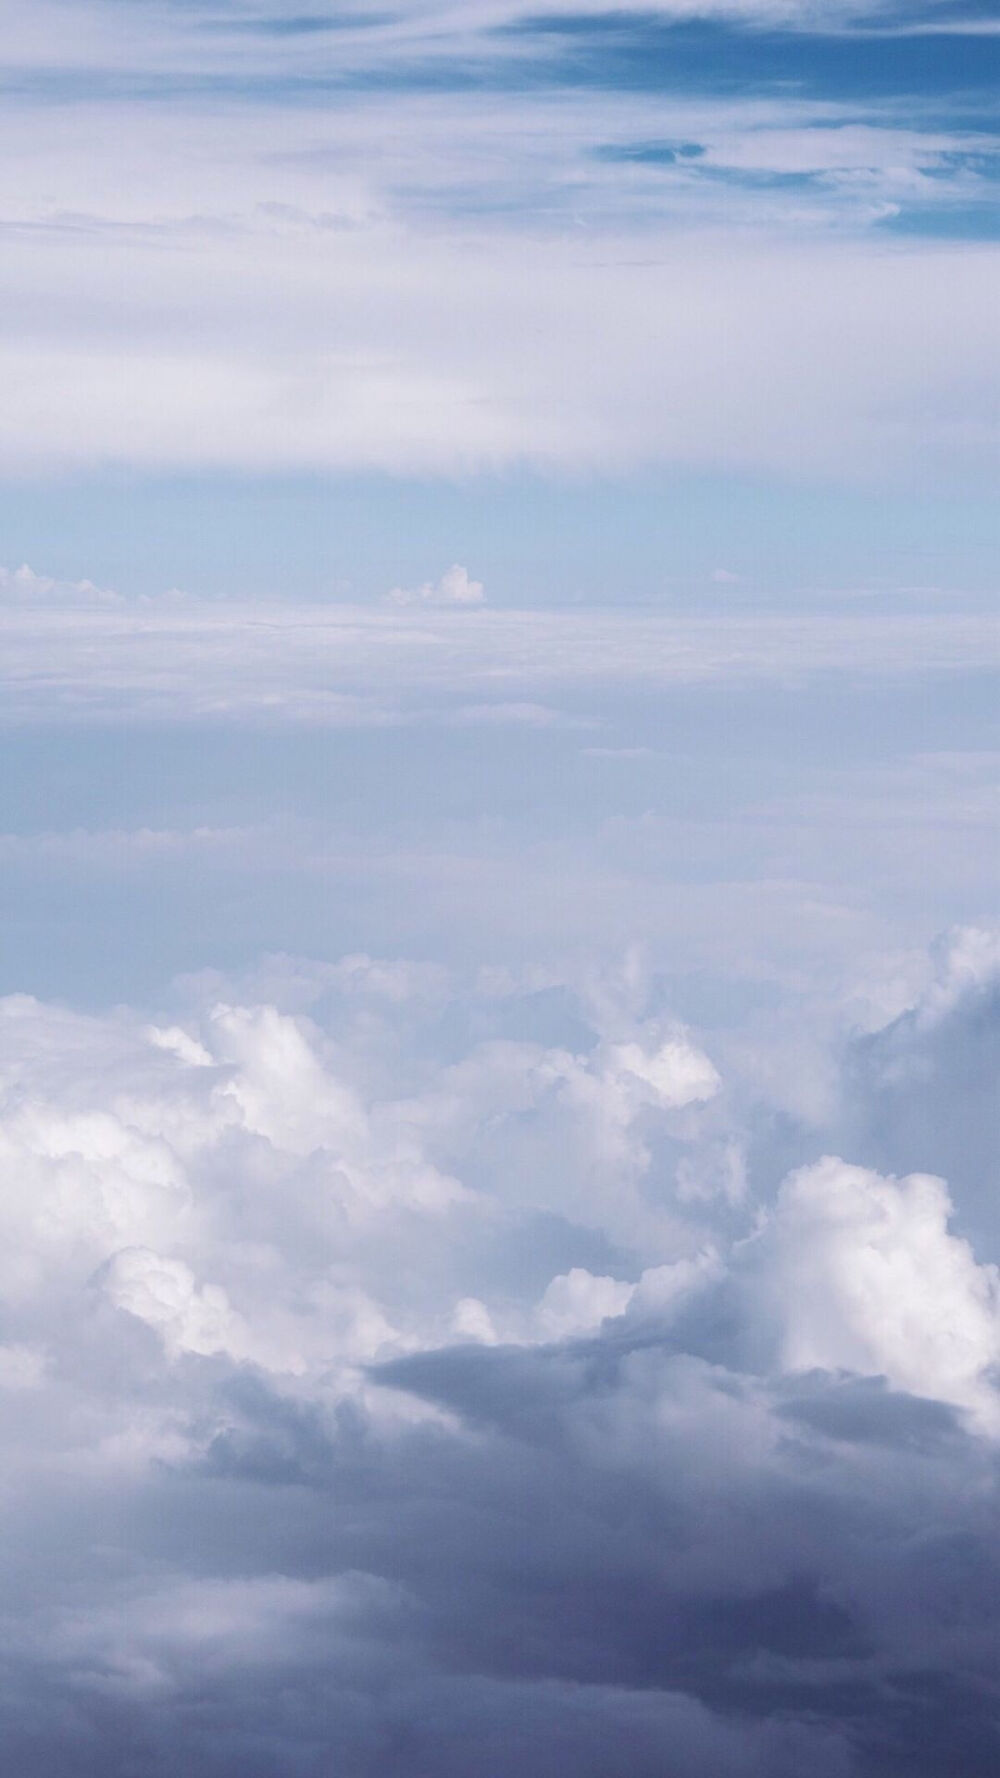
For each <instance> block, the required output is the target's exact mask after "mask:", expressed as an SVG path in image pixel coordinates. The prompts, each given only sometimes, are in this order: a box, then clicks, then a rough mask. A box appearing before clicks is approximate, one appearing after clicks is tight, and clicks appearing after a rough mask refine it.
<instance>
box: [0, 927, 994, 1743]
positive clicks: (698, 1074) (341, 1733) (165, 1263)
mask: <svg viewBox="0 0 1000 1778" xmlns="http://www.w3.org/2000/svg"><path fill="white" fill-rule="evenodd" d="M995 969H996V952H995V941H993V940H992V939H991V938H990V936H989V935H988V934H976V933H971V932H970V933H961V934H957V935H955V936H954V937H953V939H952V940H951V941H949V944H948V946H947V947H946V948H945V949H944V950H943V951H942V953H941V956H940V959H939V962H938V965H937V966H936V972H935V973H934V975H933V978H932V979H931V981H930V985H929V987H928V988H927V990H926V991H925V992H924V993H923V995H922V996H921V998H920V1000H919V1001H918V1002H917V1003H915V1004H914V1005H913V1006H912V1007H911V1008H909V1009H908V1010H907V1011H905V1012H904V1013H902V1014H901V1015H900V1016H899V1017H898V1018H897V1019H895V1020H894V1021H892V1022H891V1023H890V1024H889V1025H887V1026H885V1027H884V1028H882V1029H881V1030H879V1031H877V1032H875V1033H873V1034H871V1035H870V1036H869V1037H868V1038H865V1039H864V1040H861V1039H858V1040H855V1043H854V1047H853V1048H850V1047H849V1048H848V1049H847V1050H846V1051H845V1050H841V1052H840V1056H839V1061H838V1067H839V1070H840V1079H841V1081H842V1093H841V1097H840V1100H839V1101H838V1103H837V1107H836V1108H835V1109H834V1110H832V1112H831V1114H830V1117H829V1119H828V1121H827V1122H826V1124H825V1125H823V1126H821V1125H814V1126H812V1127H807V1126H806V1125H805V1124H801V1125H800V1128H799V1135H798V1141H799V1144H800V1156H799V1159H798V1162H797V1163H796V1165H794V1166H793V1168H792V1169H791V1171H783V1168H784V1163H783V1161H782V1159H781V1148H782V1142H783V1141H786V1140H787V1138H782V1137H780V1134H776V1133H772V1136H771V1137H768V1136H767V1135H766V1131H767V1128H768V1127H769V1125H770V1127H771V1128H772V1132H774V1129H775V1127H774V1125H773V1120H772V1114H771V1113H770V1112H769V1109H768V1107H767V1105H766V1103H761V1102H759V1101H757V1102H756V1105H754V1102H753V1100H752V1098H751V1099H749V1100H748V1098H747V1092H746V1083H743V1084H742V1085H741V1083H740V1081H739V1080H738V1078H735V1077H731V1078H727V1077H726V1076H725V1075H720V1072H719V1070H718V1068H717V1067H716V1066H715V1065H714V1064H713V1062H712V1061H711V1060H710V1059H709V1057H708V1056H707V1055H706V1054H705V1052H704V1050H703V1049H702V1048H701V1047H700V1045H699V1043H698V1041H697V1039H696V1038H695V1037H694V1036H693V1035H692V1034H691V1033H689V1032H686V1031H684V1030H683V1029H682V1028H681V1027H680V1026H678V1025H677V1024H676V1023H674V1024H671V1023H670V1022H665V1021H664V1019H663V1018H662V1016H657V1017H651V1016H650V1015H649V1013H648V1012H646V1013H644V1012H643V1011H642V1008H641V1005H640V1004H639V1002H637V1001H636V1000H635V997H634V995H632V997H631V998H630V997H629V995H628V994H624V995H623V994H622V992H621V991H619V992H618V993H617V994H609V992H608V989H607V986H606V987H605V990H604V991H602V992H600V993H595V992H593V991H591V992H589V993H588V992H586V991H581V990H580V989H579V988H578V989H576V990H573V991H572V993H571V994H570V997H571V999H572V1001H573V1006H574V1018H575V1021H576V1026H575V1029H576V1033H577V1035H576V1039H575V1041H574V1042H572V1043H571V1044H568V1045H566V1044H560V1043H553V1042H552V1041H551V1039H548V1040H547V1039H545V1038H542V1037H541V1036H536V1037H532V1036H530V1035H529V1034H528V1032H529V1030H530V1025H531V1022H532V1019H535V1020H536V1021H537V1017H538V1010H539V1009H538V1003H537V997H533V996H532V995H528V996H527V997H525V996H524V995H523V993H520V994H519V992H518V991H517V990H515V989H514V988H513V987H512V985H511V984H509V983H508V984H506V986H505V985H504V984H502V983H501V982H500V981H499V980H496V981H494V982H493V983H492V984H491V983H490V982H489V981H488V980H486V979H485V978H484V979H483V980H482V981H481V982H480V984H479V986H478V988H476V989H475V991H474V993H473V997H472V999H471V1000H470V999H469V998H468V994H469V991H468V990H467V989H466V990H462V991H461V1000H460V999H459V998H456V997H457V996H459V995H460V989H459V986H458V984H457V983H456V982H455V981H453V980H450V979H449V977H448V976H447V974H446V973H445V972H443V971H440V970H434V969H430V968H428V967H426V966H415V965H400V964H390V963H380V962H377V961H373V960H371V959H368V958H365V957H360V956H355V957H349V958H346V959H344V960H342V961H341V962H340V963H338V964H335V965H323V966H320V965H314V966H308V965H305V964H304V963H299V964H298V965H297V966H296V967H295V968H294V969H291V968H290V967H289V965H288V964H287V963H286V964H285V965H284V967H283V970H278V969H276V968H275V966H274V965H272V966H271V970H270V977H271V988H272V992H273V993H274V995H275V998H273V999H272V1001H271V1002H270V1003H264V1002H261V1001H259V1000H258V1001H254V1000H252V999H248V998H247V997H246V994H245V991H244V993H243V995H242V997H241V995H240V993H239V991H238V984H236V983H233V984H231V985H230V989H229V993H228V996H226V995H222V994H220V992H219V989H220V987H221V984H219V983H217V984H215V987H214V990H212V991H210V992H208V993H207V994H206V992H205V989H204V988H202V989H201V990H199V991H198V992H197V994H196V995H195V997H194V998H190V997H189V999H188V1003H187V1007H186V1011H184V1013H183V1015H182V1016H181V1017H180V1018H179V1019H177V1020H176V1021H169V1020H167V1021H164V1020H162V1019H161V1020H158V1021H154V1022H149V1021H148V1020H145V1019H143V1018H142V1017H140V1016H138V1015H136V1014H133V1013H130V1012H128V1011H126V1010H120V1011H119V1012H117V1013H115V1014H114V1015H109V1016H102V1017H92V1016H91V1017H87V1016H83V1015H80V1014H76V1013H72V1012H70V1011H68V1010H65V1009H61V1008H58V1007H56V1006H52V1005H45V1004H42V1003H40V1002H38V1001H35V1000H32V999H30V998H27V997H23V996H22V997H13V998H8V999H7V1000H5V1001H4V1002H3V1003H2V1006H0V1076H2V1081H3V1106H2V1123H0V1145H2V1157H3V1165H2V1177H3V1196H2V1217H3V1244H2V1245H3V1254H4V1260H3V1300H4V1305H5V1307H4V1322H3V1328H2V1335H3V1337H2V1343H0V1414H2V1416H3V1426H4V1429H3V1438H4V1447H5V1450H7V1451H8V1452H9V1461H8V1467H7V1472H6V1479H5V1489H6V1498H7V1511H8V1519H9V1524H10V1527H11V1532H12V1535H11V1536H10V1537H9V1539H8V1540H7V1543H6V1555H5V1558H4V1588H3V1592H4V1610H3V1613H2V1614H0V1658H2V1669H3V1680H2V1684H3V1688H4V1694H5V1719H6V1721H7V1725H8V1728H7V1733H8V1735H9V1737H10V1746H11V1748H12V1750H13V1754H14V1755H15V1756H16V1758H17V1762H18V1765H19V1767H20V1769H24V1770H30V1771H31V1772H32V1773H39V1774H46V1775H47V1774H49V1773H52V1774H54V1773H55V1772H56V1771H59V1772H60V1773H63V1772H67V1771H68V1772H70V1773H72V1774H74V1775H75V1774H79V1775H80V1778H90V1774H96V1773H98V1772H101V1773H103V1774H108V1773H111V1774H119V1773H120V1774H122V1775H123V1778H124V1774H125V1773H126V1772H141V1773H143V1774H146V1773H150V1774H156V1773H161V1772H163V1773H166V1772H167V1771H168V1770H170V1769H176V1767H177V1764H178V1763H183V1764H184V1765H185V1768H186V1769H188V1770H190V1771H191V1772H192V1773H194V1774H197V1778H216V1775H218V1778H221V1775H222V1773H223V1772H226V1771H231V1770H232V1764H233V1761H234V1759H238V1761H239V1764H240V1767H241V1770H244V1771H246V1772H248V1773H251V1774H255V1775H256V1774H260V1778H263V1775H264V1774H265V1773H270V1774H274V1773H281V1774H282V1775H284V1774H286V1773H287V1774H292V1773H295V1774H299V1773H303V1774H305V1773H309V1774H312V1773H316V1774H318V1773H320V1772H321V1771H327V1770H329V1768H330V1764H331V1762H333V1763H334V1764H336V1766H337V1768H338V1770H341V1771H344V1772H345V1773H350V1774H357V1775H358V1778H368V1775H369V1774H371V1775H374V1774H375V1773H376V1772H377V1773H379V1774H382V1773H385V1772H387V1771H389V1772H399V1773H400V1774H403V1773H405V1774H406V1775H407V1778H412V1775H416V1774H422V1773H426V1774H427V1775H428V1778H430V1775H431V1774H434V1778H437V1774H439V1773H454V1774H456V1778H457V1775H458V1774H465V1773H469V1772H471V1771H473V1770H481V1769H482V1766H483V1762H484V1760H485V1761H487V1763H488V1764H489V1769H490V1770H491V1771H493V1772H496V1773H497V1774H498V1775H504V1774H508V1773H510V1774H511V1775H513V1774H514V1773H515V1772H525V1771H527V1772H531V1773H534V1772H538V1773H539V1774H541V1773H543V1772H548V1771H551V1769H552V1765H553V1762H557V1763H563V1762H569V1763H571V1764H572V1765H573V1767H574V1769H575V1770H578V1771H580V1772H582V1773H591V1774H593V1775H594V1778H605V1775H606V1774H609V1773H618V1772H620V1773H622V1775H623V1778H624V1774H625V1773H626V1772H627V1773H629V1774H635V1773H646V1772H648V1773H649V1774H650V1778H652V1775H653V1774H654V1773H655V1774H662V1773H673V1772H676V1773H677V1774H678V1778H680V1775H681V1774H685V1775H687V1774H689V1773H704V1774H705V1778H709V1774H712V1775H713V1778H716V1775H718V1778H723V1775H724V1778H744V1775H746V1778H749V1775H751V1774H753V1775H759V1778H779V1775H780V1774H785V1773H787V1774H788V1778H792V1774H794V1773H798V1772H799V1771H801V1770H802V1768H803V1765H804V1764H806V1763H808V1764H809V1766H810V1768H811V1769H814V1770H816V1771H817V1772H820V1773H822V1774H829V1775H830V1778H854V1775H859V1778H860V1775H868V1774H871V1775H872V1778H874V1775H875V1774H878V1775H879V1778H882V1775H884V1774H892V1773H896V1772H899V1773H902V1772H904V1771H906V1772H916V1773H920V1774H927V1778H930V1775H931V1774H932V1773H937V1772H939V1771H940V1769H941V1763H942V1760H944V1759H945V1758H947V1759H950V1760H951V1761H952V1762H953V1763H954V1762H955V1760H956V1759H960V1763H961V1769H962V1771H963V1773H968V1774H969V1775H970V1778H972V1775H973V1774H979V1773H982V1774H984V1775H985V1774H986V1773H987V1772H988V1771H990V1770H991V1769H992V1768H993V1766H994V1765H995V1761H996V1757H997V1751H998V1742H997V1730H996V1719H995V1697H994V1688H993V1678H992V1675H993V1670H994V1651H995V1639H996V1634H997V1628H998V1626H997V1622H996V1598H997V1592H996V1575H995V1560H996V1531H997V1525H996V1505H997V1501H996V1450H997V1444H996V1440H997V1437H998V1435H1000V1417H998V1406H1000V1398H998V1396H997V1394H996V1389H995V1375H996V1366H997V1360H998V1357H1000V1313H998V1291H997V1274H996V1271H995V1269H994V1267H993V1266H991V1265H990V1264H989V1263H986V1262H984V1261H983V1259H982V1258H981V1257H980V1255H979V1250H978V1244H977V1248H976V1249H974V1248H973V1247H972V1246H971V1245H970V1244H969V1243H968V1241H967V1240H966V1239H965V1238H964V1236H963V1235H962V1233H961V1232H960V1229H959V1228H957V1227H956V1219H957V1221H958V1222H960V1221H961V1218H962V1217H963V1215H964V1211H965V1206H966V1191H967V1182H966V1181H965V1180H964V1179H962V1180H959V1181H955V1182H953V1185H952V1188H951V1192H953V1193H954V1201H953V1197H952V1195H951V1193H950V1190H949V1186H948V1185H947V1184H946V1183H945V1182H944V1181H943V1180H941V1179H940V1178H935V1177H931V1176H928V1175H925V1174H920V1173H910V1175H909V1176H903V1175H902V1173H901V1171H900V1170H899V1169H897V1170H896V1171H893V1170H892V1168H891V1167H890V1166H887V1167H886V1168H885V1169H884V1170H877V1169H876V1168H874V1167H873V1166H871V1165H868V1164H865V1162H864V1161H863V1160H859V1159H858V1158H857V1157H856V1156H854V1155H852V1153H851V1152H850V1150H847V1149H845V1150H844V1156H843V1158H840V1157H839V1156H838V1155H837V1154H836V1149H835V1146H834V1145H837V1144H838V1143H840V1139H841V1138H844V1137H846V1136H847V1132H848V1125H849V1123H850V1122H851V1120H854V1123H855V1126H856V1125H857V1121H858V1119H859V1117H860V1116H861V1112H860V1111H859V1108H860V1107H863V1106H864V1105H865V1104H866V1103H867V1104H869V1105H870V1104H871V1103H873V1102H874V1099H875V1097H876V1096H878V1095H880V1094H881V1095H883V1096H884V1094H885V1091H886V1088H885V1084H884V1083H885V1064H884V1061H883V1057H884V1056H885V1055H887V1054H890V1053H891V1054H892V1056H893V1058H894V1074H895V1076H896V1077H897V1078H900V1077H905V1075H906V1072H907V1070H910V1071H911V1072H912V1071H917V1072H919V1074H920V1079H921V1083H922V1088H921V1090H922V1093H923V1096H924V1098H925V1100H926V1102H927V1103H928V1104H929V1105H933V1106H937V1107H938V1108H939V1109H942V1110H943V1109H944V1108H945V1107H946V1106H947V1103H948V1095H949V1092H950V1090H951V1082H950V1079H949V1077H948V1074H947V1071H944V1072H942V1070H941V1068H940V1067H939V1066H935V1065H934V1063H933V1061H931V1062H927V1057H928V1054H930V1055H931V1056H933V1054H934V1051H933V1033H934V1032H935V1030H937V1029H938V1028H939V1026H940V1021H941V1020H942V1019H945V1020H947V1021H949V1028H950V1030H951V1033H952V1037H953V1040H954V1041H956V1042H958V1043H965V1044H970V1043H976V1042H979V1041H981V1040H980V1039H979V1038H978V1037H977V1036H976V1033H977V1032H979V1031H980V1030H982V1029H983V1028H984V1021H986V1027H987V1028H988V1029H989V1030H990V1031H992V1032H993V1033H994V1038H995V1031H996V1028H997V1027H996V1019H995V1009H996V1004H997V1002H996V973H995ZM282 981H283V982H284V987H283V988H282V986H281V984H282ZM566 992H567V993H570V990H568V989H567V990H566ZM511 994H513V995H514V1003H515V1004H516V1005H517V1006H519V1007H520V1009H521V1017H522V1021H523V1022H524V1034H522V1035H521V1036H520V1037H517V1038H514V1037H509V1036H508V1037H499V1036H485V1035H484V1036H482V1037H480V1038H479V1039H478V1040H476V1039H473V1040H472V1041H471V1042H470V1041H469V1040H468V1039H467V1040H466V1041H465V1042H463V1043H458V1044H456V1042H455V1039H454V1036H452V1037H450V1038H449V1037H448V1036H447V1032H448V1030H449V1029H452V1030H454V1020H455V1015H456V1012H457V1011H458V1008H459V1005H460V1004H461V1003H462V1002H464V1005H465V1011H464V1015H463V1016H464V1018H465V1020H466V1021H468V1018H469V1016H470V1014H471V1012H472V1011H473V1009H474V1008H478V1011H477V1012H476V1017H477V1019H478V1020H479V1022H480V1024H482V1022H483V1021H484V1020H486V1019H487V1018H488V1017H492V1018H493V1019H494V1020H495V1018H496V1014H497V1009H498V1008H499V1007H500V1006H501V1004H505V1005H506V1006H507V1007H508V1011H507V1012H506V1013H505V1014H504V1016H505V1017H507V1018H508V1019H509V1016H510V1010H511V1003H510V997H511ZM498 996H499V999H498ZM303 1000H305V1001H307V1002H309V1003H310V1004H311V1008H312V1011H311V1015H310V1016H306V1014H305V1013H304V1011H303V1010H301V1009H302V1004H303ZM295 1006H298V1008H299V1010H297V1011H296V1010H294V1007H295ZM491 1008H492V1009H493V1011H492V1012H491V1011H490V1009H491ZM929 1042H930V1043H931V1045H932V1048H931V1051H930V1052H929V1051H928V1047H927V1046H928V1043H929ZM859 1045H860V1047H858V1046H859ZM987 1128H988V1126H987V1124H986V1123H985V1122H984V1123H983V1139H982V1142H979V1140H978V1138H977V1136H976V1133H975V1132H973V1133H972V1147H971V1152H974V1153H975V1154H976V1155H977V1156H983V1157H985V1153H986V1149H985V1147H984V1144H985V1143H986V1140H987V1135H986V1132H987ZM892 1146H893V1139H892V1126H891V1125H887V1126H886V1132H885V1147H886V1150H887V1151H888V1150H889V1149H891V1148H892ZM723 1155H727V1156H728V1159H727V1160H726V1162H725V1164H721V1157H722V1156H723ZM739 1157H742V1159H740V1158H739ZM995 1161H996V1154H995V1149H994V1153H993V1156H992V1162H993V1165H994V1168H995ZM905 1164H906V1165H907V1166H909V1164H910V1163H909V1156H907V1157H906V1162H905ZM991 1177H992V1178H993V1179H994V1180H995V1171H994V1173H993V1174H992V1176H991ZM968 1190H969V1192H970V1196H971V1201H972V1202H973V1205H974V1208H975V1212H976V1215H977V1216H978V1218H979V1224H978V1226H979V1228H980V1230H981V1231H982V1232H983V1246H984V1247H985V1246H988V1239H989V1235H990V1234H992V1236H993V1238H994V1239H995V1236H996V1231H997V1227H998V1224H997V1218H996V1213H995V1192H994V1193H993V1196H992V1197H990V1196H989V1194H988V1193H985V1177H977V1179H976V1180H975V1181H974V1182H972V1183H971V1184H970V1185H969V1186H968ZM984 1193H985V1195H984ZM988 1205H990V1206H992V1208H987V1206H988Z"/></svg>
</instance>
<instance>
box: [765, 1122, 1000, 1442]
mask: <svg viewBox="0 0 1000 1778" xmlns="http://www.w3.org/2000/svg"><path fill="white" fill-rule="evenodd" d="M951 1209H952V1206H951V1202H950V1199H949V1197H948V1192H947V1188H946V1187H945V1185H944V1182H943V1181H942V1180H940V1179H934V1178H931V1177H928V1176H926V1175H913V1176H911V1177H909V1178H905V1179H900V1180H896V1179H884V1178H882V1177H881V1176H880V1175H878V1174H877V1173H874V1172H871V1171H869V1170H867V1169H865V1168H862V1167H852V1166H848V1165H846V1164H845V1163H844V1162H843V1161H841V1160H839V1159H837V1158H836V1157H827V1158H825V1159H824V1160H822V1161H819V1162H817V1163H816V1164H815V1165H814V1166H811V1167H806V1168H803V1169H801V1170H800V1171H799V1172H797V1173H794V1174H792V1176H791V1177H790V1178H789V1179H788V1180H786V1181H785V1183H784V1184H783V1185H782V1187H781V1191H780V1193H779V1195H778V1201H777V1205H776V1208H775V1211H774V1214H773V1217H772V1219H771V1220H770V1222H769V1224H768V1226H767V1228H766V1229H765V1231H764V1232H763V1233H762V1234H761V1235H760V1236H759V1237H758V1239H757V1245H756V1248H755V1253H754V1258H755V1263H756V1264H757V1265H758V1266H760V1267H761V1269H762V1276H761V1290H762V1292H763V1293H764V1295H765V1297H766V1299H767V1302H768V1304H769V1305H773V1307H774V1310H775V1311H776V1313H777V1314H778V1316H779V1318H780V1321H781V1353H782V1359H783V1362H784V1364H785V1365H786V1366H787V1367H788V1368H789V1369H792V1370H813V1369H823V1370H848V1371H856V1372H859V1373H861V1374H862V1375H868V1376H870V1375H879V1374H881V1375H884V1376H885V1377H887V1378H888V1380H889V1382H890V1383H891V1384H892V1385H893V1387H894V1388H897V1389H904V1390H907V1391H909V1392H911V1393H913V1394H915V1395H925V1396H930V1397H932V1398H933V1399H935V1400H938V1401H950V1402H954V1403H956V1405H958V1406H961V1407H964V1408H969V1409H973V1410H975V1411H976V1412H977V1413H979V1414H980V1415H982V1416H983V1418H984V1420H985V1421H986V1423H987V1424H988V1425H989V1426H990V1427H991V1428H992V1429H993V1430H1000V1417H998V1416H1000V1399H998V1397H997V1394H996V1391H995V1389H994V1387H993V1379H992V1376H991V1372H992V1371H993V1369H994V1367H995V1366H996V1364H997V1362H998V1360H1000V1274H998V1272H997V1269H996V1267H995V1266H980V1265H977V1264H976V1261H975V1257H974V1255H973V1253H972V1250H971V1248H970V1247H969V1244H968V1242H967V1241H964V1240H961V1239H960V1238H958V1237H957V1236H955V1235H953V1234H951V1233H950V1232H949V1229H948V1221H949V1217H950V1215H951Z"/></svg>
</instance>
